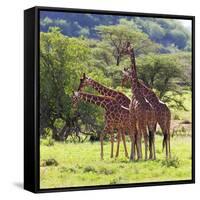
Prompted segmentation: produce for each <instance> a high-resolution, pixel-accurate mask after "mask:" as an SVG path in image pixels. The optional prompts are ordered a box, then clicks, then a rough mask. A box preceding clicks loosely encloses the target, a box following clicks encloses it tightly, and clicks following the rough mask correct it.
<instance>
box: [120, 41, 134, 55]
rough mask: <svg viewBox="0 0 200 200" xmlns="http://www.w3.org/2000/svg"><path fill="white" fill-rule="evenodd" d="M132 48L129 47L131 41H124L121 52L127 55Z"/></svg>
mask: <svg viewBox="0 0 200 200" xmlns="http://www.w3.org/2000/svg"><path fill="white" fill-rule="evenodd" d="M132 49H133V48H132V47H131V43H130V42H126V43H125V44H124V46H123V47H122V50H121V53H122V54H124V55H129V54H131V51H132Z"/></svg>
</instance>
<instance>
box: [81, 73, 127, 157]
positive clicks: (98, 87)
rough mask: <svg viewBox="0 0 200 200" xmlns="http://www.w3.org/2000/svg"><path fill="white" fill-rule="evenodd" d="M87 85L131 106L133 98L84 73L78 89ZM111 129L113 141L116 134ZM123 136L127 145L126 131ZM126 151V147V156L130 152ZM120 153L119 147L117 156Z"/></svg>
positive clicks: (122, 103) (124, 104)
mask: <svg viewBox="0 0 200 200" xmlns="http://www.w3.org/2000/svg"><path fill="white" fill-rule="evenodd" d="M87 86H91V87H92V88H93V89H95V90H96V91H98V92H99V93H100V94H101V95H103V96H108V97H113V98H114V99H115V100H116V101H117V103H118V104H119V105H121V106H123V107H125V108H127V109H128V108H129V105H130V102H131V100H130V99H129V98H128V97H127V96H126V95H125V94H123V93H122V92H118V91H115V90H113V89H110V88H108V87H106V86H104V85H102V84H100V83H98V82H97V81H95V80H93V79H92V78H90V77H87V76H86V75H85V73H83V77H82V78H81V79H80V85H79V88H78V91H83V89H84V87H87ZM111 131H113V130H108V132H109V133H110V135H111V141H113V137H114V136H113V134H112V133H111ZM121 136H122V141H123V144H124V147H126V137H125V133H124V134H121ZM126 151H127V150H126V148H125V154H126V156H128V153H127V152H126ZM112 154H113V152H111V155H112ZM118 155H119V148H118V149H117V153H116V157H118Z"/></svg>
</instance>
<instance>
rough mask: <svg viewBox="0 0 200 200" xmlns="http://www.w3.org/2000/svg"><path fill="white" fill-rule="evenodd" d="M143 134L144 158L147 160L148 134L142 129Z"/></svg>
mask: <svg viewBox="0 0 200 200" xmlns="http://www.w3.org/2000/svg"><path fill="white" fill-rule="evenodd" d="M142 135H143V136H144V147H145V160H147V153H148V141H147V140H148V136H147V132H146V131H145V130H143V134H142Z"/></svg>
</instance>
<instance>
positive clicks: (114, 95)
mask: <svg viewBox="0 0 200 200" xmlns="http://www.w3.org/2000/svg"><path fill="white" fill-rule="evenodd" d="M122 53H123V54H124V55H128V56H129V57H130V60H131V65H130V68H129V69H124V71H123V78H122V85H124V83H125V82H126V81H130V83H131V89H132V99H129V98H128V97H127V96H126V95H125V94H123V93H121V92H118V91H115V90H113V89H110V88H108V87H106V86H104V85H102V84H100V83H98V82H97V81H95V80H93V79H92V78H90V77H87V76H86V75H85V74H83V77H82V78H81V79H80V85H79V88H78V90H77V91H76V92H74V94H73V97H72V99H73V100H72V101H73V105H76V104H77V102H78V101H85V102H88V103H91V104H95V105H97V106H100V107H102V108H104V109H105V114H104V119H105V126H104V130H103V132H102V133H101V134H100V143H101V159H103V138H104V135H105V134H107V133H109V135H110V138H111V140H110V141H111V155H110V156H111V158H112V157H113V149H114V131H115V130H117V150H116V155H115V157H118V155H119V146H120V141H121V138H122V141H123V145H124V150H125V156H126V157H128V151H127V147H126V137H125V134H126V133H128V134H129V137H130V141H131V152H130V160H135V159H136V154H137V159H138V160H140V159H142V142H141V141H142V138H144V145H145V146H144V147H145V160H147V159H156V150H155V133H156V125H157V123H158V124H159V126H160V128H161V130H162V133H163V149H164V148H165V150H166V158H170V157H171V151H170V121H171V113H170V110H169V108H168V107H167V105H166V104H165V103H163V102H162V101H160V99H159V98H158V97H157V96H156V94H155V93H154V92H153V90H151V89H150V88H148V87H147V86H146V85H145V84H144V83H143V82H141V81H139V80H138V77H137V70H136V62H135V55H134V49H133V47H132V46H131V45H130V43H129V42H128V43H127V44H126V46H125V47H124V48H123V50H122ZM87 86H90V87H92V88H93V89H95V90H96V91H97V92H98V93H100V95H93V94H89V93H85V92H83V89H84V88H85V87H87ZM148 152H149V156H148Z"/></svg>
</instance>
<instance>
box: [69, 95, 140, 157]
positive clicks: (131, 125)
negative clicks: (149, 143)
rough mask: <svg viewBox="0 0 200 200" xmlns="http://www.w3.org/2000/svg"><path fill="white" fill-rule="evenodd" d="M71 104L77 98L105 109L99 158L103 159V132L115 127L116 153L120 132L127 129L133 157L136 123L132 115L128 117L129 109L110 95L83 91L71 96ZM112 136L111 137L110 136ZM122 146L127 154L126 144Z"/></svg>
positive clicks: (74, 102) (75, 101)
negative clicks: (116, 136)
mask: <svg viewBox="0 0 200 200" xmlns="http://www.w3.org/2000/svg"><path fill="white" fill-rule="evenodd" d="M72 99H73V100H72V102H73V105H75V104H76V103H77V102H78V101H79V100H83V101H86V102H89V103H92V104H95V105H97V106H101V107H103V108H104V109H105V110H106V113H105V116H104V117H105V127H104V132H103V133H102V134H101V135H100V142H101V159H103V136H104V133H107V132H108V131H110V130H114V129H117V131H118V138H117V149H118V150H117V153H116V155H117V154H118V153H119V152H118V151H119V144H120V135H121V133H122V134H124V133H125V131H127V130H128V133H129V136H130V138H131V155H130V160H134V159H135V149H134V144H135V137H136V136H135V134H137V132H136V124H135V119H134V118H133V117H132V118H131V119H130V115H129V110H128V109H126V108H124V107H122V106H120V105H119V104H118V103H117V101H116V100H115V99H114V98H112V97H105V96H97V95H92V94H88V93H83V92H75V93H74V95H73V97H72ZM111 138H112V137H111ZM113 142H114V141H113V139H111V145H112V146H111V155H112V152H113ZM124 148H125V152H126V156H127V155H128V154H127V149H126V144H125V143H124Z"/></svg>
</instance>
